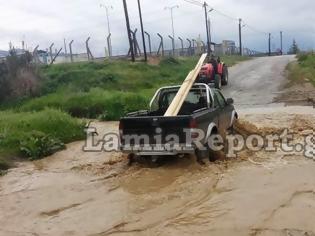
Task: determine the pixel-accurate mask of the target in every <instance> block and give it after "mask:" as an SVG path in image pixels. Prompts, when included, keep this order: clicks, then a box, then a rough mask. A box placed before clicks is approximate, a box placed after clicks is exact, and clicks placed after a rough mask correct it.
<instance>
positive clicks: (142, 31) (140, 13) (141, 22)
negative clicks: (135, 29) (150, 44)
mask: <svg viewBox="0 0 315 236" xmlns="http://www.w3.org/2000/svg"><path fill="white" fill-rule="evenodd" d="M138 8H139V16H140V25H141V33H142V42H143V52H144V61H148V56H147V48H146V45H145V38H144V29H143V21H142V12H141V5H140V0H138Z"/></svg>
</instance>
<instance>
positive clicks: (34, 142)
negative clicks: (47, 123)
mask: <svg viewBox="0 0 315 236" xmlns="http://www.w3.org/2000/svg"><path fill="white" fill-rule="evenodd" d="M64 148H65V144H64V143H62V142H61V141H60V140H59V139H57V138H53V137H52V136H51V135H49V134H48V135H47V134H44V133H42V132H39V131H32V132H30V133H28V134H26V136H25V137H24V139H23V141H21V143H20V151H21V153H22V154H23V155H24V156H26V157H29V158H30V159H31V160H36V159H40V158H43V157H46V156H49V155H52V154H53V153H55V152H57V151H60V150H62V149H64Z"/></svg>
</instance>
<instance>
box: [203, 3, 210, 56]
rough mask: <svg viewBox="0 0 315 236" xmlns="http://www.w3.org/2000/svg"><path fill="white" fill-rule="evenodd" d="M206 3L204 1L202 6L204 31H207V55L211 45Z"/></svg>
mask: <svg viewBox="0 0 315 236" xmlns="http://www.w3.org/2000/svg"><path fill="white" fill-rule="evenodd" d="M207 6H208V5H207V3H206V2H204V4H203V7H204V8H205V18H206V32H207V49H208V50H207V52H208V56H210V54H211V47H210V35H209V26H208V11H207Z"/></svg>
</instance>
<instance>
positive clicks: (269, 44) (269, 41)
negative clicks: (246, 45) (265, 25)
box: [268, 33, 271, 56]
mask: <svg viewBox="0 0 315 236" xmlns="http://www.w3.org/2000/svg"><path fill="white" fill-rule="evenodd" d="M268 49H269V50H268V51H269V53H268V55H269V56H271V33H269V39H268Z"/></svg>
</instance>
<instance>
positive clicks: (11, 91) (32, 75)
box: [0, 50, 40, 102]
mask: <svg viewBox="0 0 315 236" xmlns="http://www.w3.org/2000/svg"><path fill="white" fill-rule="evenodd" d="M31 61H32V55H31V54H30V53H29V52H25V53H24V54H22V55H17V54H16V52H15V51H14V50H12V51H10V55H9V56H7V57H6V61H5V62H2V63H1V64H0V102H3V101H12V100H16V99H21V98H22V97H34V96H37V95H38V92H39V89H40V77H39V76H38V74H37V69H36V68H35V67H34V66H33V64H32V63H31Z"/></svg>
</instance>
